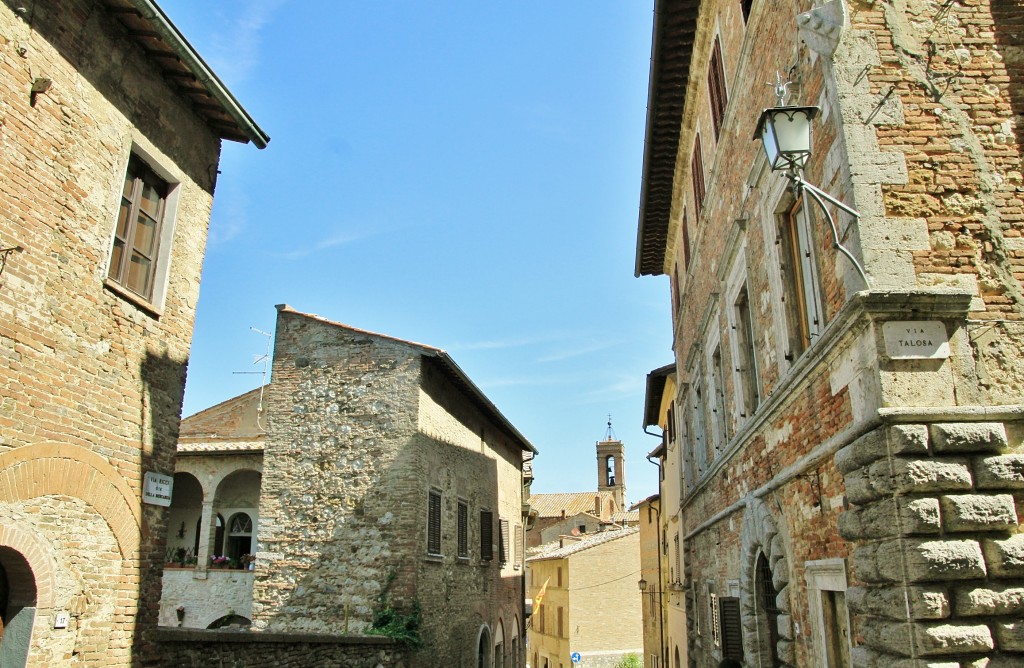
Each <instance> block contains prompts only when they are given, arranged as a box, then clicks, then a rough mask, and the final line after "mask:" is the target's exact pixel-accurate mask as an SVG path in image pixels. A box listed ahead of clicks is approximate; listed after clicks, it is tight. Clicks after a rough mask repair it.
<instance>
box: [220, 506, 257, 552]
mask: <svg viewBox="0 0 1024 668" xmlns="http://www.w3.org/2000/svg"><path fill="white" fill-rule="evenodd" d="M251 552H252V518H251V517H249V515H247V514H246V513H235V514H234V515H232V516H231V521H230V522H229V523H228V544H227V549H226V550H225V554H226V555H227V556H229V557H231V558H232V559H237V558H239V557H240V556H242V555H243V554H250V553H251Z"/></svg>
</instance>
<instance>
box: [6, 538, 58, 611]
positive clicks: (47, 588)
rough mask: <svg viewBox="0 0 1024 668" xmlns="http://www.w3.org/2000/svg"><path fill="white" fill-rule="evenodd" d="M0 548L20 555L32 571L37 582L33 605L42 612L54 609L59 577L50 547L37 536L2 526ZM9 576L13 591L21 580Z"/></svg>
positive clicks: (9, 574)
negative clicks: (9, 549)
mask: <svg viewBox="0 0 1024 668" xmlns="http://www.w3.org/2000/svg"><path fill="white" fill-rule="evenodd" d="M0 546H2V547H8V548H11V549H12V550H14V551H15V552H17V553H18V554H20V555H21V556H22V557H23V558H24V559H25V561H26V562H27V563H28V567H29V568H30V569H31V570H32V579H33V580H35V603H34V604H33V605H34V606H35V607H36V608H38V609H40V610H46V609H49V608H52V607H53V597H54V594H55V593H56V591H57V575H56V566H55V565H54V563H53V558H52V557H50V546H49V545H48V544H45V543H44V542H43V541H42V540H40V539H39V538H38V537H37V536H36V535H35V534H31V533H29V532H27V531H22V530H21V529H18V528H17V527H13V526H11V525H9V524H0ZM0 561H3V560H2V559H0ZM7 575H8V581H9V582H10V583H11V588H12V590H13V589H14V588H15V586H16V585H17V583H18V582H19V581H20V580H21V578H19V577H12V576H11V573H10V572H8V574H7Z"/></svg>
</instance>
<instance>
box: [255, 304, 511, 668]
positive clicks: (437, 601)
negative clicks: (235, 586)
mask: <svg viewBox="0 0 1024 668" xmlns="http://www.w3.org/2000/svg"><path fill="white" fill-rule="evenodd" d="M433 355H434V353H433V352H432V349H424V348H421V347H418V346H416V345H415V344H409V343H407V342H403V341H399V340H396V339H391V338H389V337H385V336H380V335H374V334H369V333H367V332H362V331H360V330H355V329H352V328H349V327H346V326H342V325H338V324H337V323H331V322H329V321H325V320H322V319H320V318H317V317H315V316H308V315H305V314H301V313H297V312H295V311H293V310H291V309H290V308H288V307H286V306H282V307H279V315H278V327H277V334H276V340H275V353H274V368H273V380H272V382H271V385H270V390H269V393H268V397H269V399H268V410H267V415H268V422H267V429H268V431H267V437H266V442H265V455H264V466H263V471H264V477H263V484H262V490H261V499H260V514H261V522H260V528H259V536H258V543H259V546H260V552H259V553H258V554H257V562H256V570H255V573H256V576H255V583H254V592H253V595H254V605H253V623H254V629H255V630H258V631H260V632H280V631H286V632H313V633H325V634H332V633H341V632H342V630H343V629H347V632H349V633H365V632H366V631H367V630H368V628H369V626H370V623H371V622H372V619H373V616H374V614H375V612H376V611H377V610H378V609H379V608H380V606H381V605H382V604H386V605H390V606H393V607H395V608H396V609H398V610H400V611H404V612H409V611H410V610H411V609H412V606H413V605H416V604H418V605H420V606H422V611H423V613H422V620H423V621H422V626H421V636H422V639H423V642H424V647H423V649H422V650H420V651H418V652H416V653H414V654H413V655H411V656H412V659H411V660H412V661H413V662H414V664H415V665H419V666H435V665H436V666H449V665H469V664H471V663H473V662H475V659H476V654H477V649H478V643H479V639H480V637H481V633H482V632H483V631H484V630H486V633H487V634H488V637H489V638H491V639H492V640H493V641H494V642H495V643H496V642H497V641H498V638H499V637H500V638H503V647H502V652H503V654H504V655H505V656H506V660H510V659H511V653H512V648H513V647H515V649H516V651H517V652H521V651H522V648H523V643H522V642H521V639H520V635H521V631H519V630H518V629H520V628H521V625H522V619H521V617H520V613H521V610H522V599H523V596H522V576H521V574H522V562H521V556H520V548H519V547H518V546H516V545H514V544H513V545H509V553H508V559H507V561H506V563H504V564H502V563H500V559H499V550H498V536H499V524H498V520H499V518H500V519H503V520H507V521H508V522H509V542H510V543H514V541H515V536H516V531H515V527H516V526H517V525H518V524H519V523H520V522H521V512H522V511H521V508H522V476H521V473H520V467H521V448H520V446H519V445H518V443H517V442H515V441H514V440H513V439H512V438H511V436H510V435H509V434H508V433H507V430H506V429H505V428H503V427H501V426H500V425H497V424H495V423H494V422H493V421H492V420H491V419H490V418H487V417H485V415H484V413H483V411H481V410H480V408H479V407H478V406H477V405H476V404H475V403H474V401H471V400H469V399H468V397H467V394H466V392H465V390H464V389H462V388H461V387H459V386H457V385H456V384H455V383H454V382H453V381H452V380H451V379H450V378H449V374H450V371H446V370H445V366H444V363H442V362H440V361H438V360H437V359H436V358H435V357H434V356H433ZM431 490H433V491H435V492H439V493H440V494H441V501H442V506H441V551H440V554H438V555H428V554H427V549H426V546H427V535H426V533H427V500H428V495H429V493H430V491H431ZM460 500H461V501H464V502H465V503H466V504H467V507H468V523H467V524H468V529H469V532H468V546H469V553H468V555H467V556H466V557H460V556H459V555H458V554H457V528H456V527H457V513H458V503H459V501H460ZM481 510H487V511H489V512H491V513H493V515H494V523H493V542H492V545H491V551H492V553H493V559H491V560H486V559H483V558H482V554H481V547H480V542H481V534H480V511H481ZM513 639H515V640H513Z"/></svg>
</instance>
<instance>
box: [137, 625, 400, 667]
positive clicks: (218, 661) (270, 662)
mask: <svg viewBox="0 0 1024 668" xmlns="http://www.w3.org/2000/svg"><path fill="white" fill-rule="evenodd" d="M150 638H151V639H152V640H154V641H155V643H156V646H157V647H158V648H159V653H160V656H161V665H163V666H174V667H175V668H206V667H207V666H219V667H222V668H307V667H308V666H344V668H405V667H406V666H409V665H411V664H410V663H409V659H408V655H407V653H406V651H405V650H403V649H402V648H401V647H399V646H398V645H396V643H395V642H394V641H393V640H391V639H390V638H381V637H373V638H365V637H358V636H357V637H352V636H350V637H335V636H331V637H324V636H317V635H315V634H298V633H259V634H255V633H239V632H238V631H207V630H202V631H198V630H179V629H159V630H158V631H153V632H151V633H150Z"/></svg>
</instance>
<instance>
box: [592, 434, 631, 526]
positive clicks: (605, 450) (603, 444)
mask: <svg viewBox="0 0 1024 668" xmlns="http://www.w3.org/2000/svg"><path fill="white" fill-rule="evenodd" d="M624 452H625V447H624V446H623V445H622V441H620V440H618V439H617V438H615V432H614V431H612V418H611V416H610V415H609V416H608V429H607V431H605V436H604V440H603V441H598V442H597V491H598V492H608V493H610V494H611V495H612V498H613V499H614V500H615V510H616V511H619V512H621V511H624V510H625V509H626V508H625V505H626V466H625V463H624V461H623V454H624ZM602 516H603V513H602Z"/></svg>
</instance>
